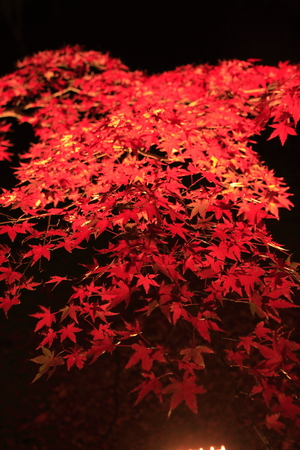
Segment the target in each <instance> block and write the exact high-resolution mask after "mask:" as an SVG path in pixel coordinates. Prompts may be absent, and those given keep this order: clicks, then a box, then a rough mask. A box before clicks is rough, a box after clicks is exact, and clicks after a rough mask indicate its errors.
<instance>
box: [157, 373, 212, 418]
mask: <svg viewBox="0 0 300 450" xmlns="http://www.w3.org/2000/svg"><path fill="white" fill-rule="evenodd" d="M170 381H171V383H170V384H169V385H168V386H167V387H165V388H164V389H163V391H162V392H163V394H172V396H171V403H170V409H169V413H168V416H169V417H170V415H171V413H172V411H173V410H174V409H175V408H176V407H177V406H178V405H179V404H180V403H181V402H185V403H186V405H187V406H188V407H189V408H190V410H191V411H193V412H194V413H195V414H197V412H198V406H197V400H196V394H204V393H205V392H206V390H205V389H204V388H203V386H197V385H196V377H195V376H194V375H189V374H188V373H187V372H185V374H184V376H183V381H180V380H177V379H176V378H170Z"/></svg>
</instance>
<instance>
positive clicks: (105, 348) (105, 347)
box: [86, 336, 118, 364]
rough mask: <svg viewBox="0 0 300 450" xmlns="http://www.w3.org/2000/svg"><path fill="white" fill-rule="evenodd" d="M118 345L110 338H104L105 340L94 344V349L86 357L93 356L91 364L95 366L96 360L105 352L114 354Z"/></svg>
mask: <svg viewBox="0 0 300 450" xmlns="http://www.w3.org/2000/svg"><path fill="white" fill-rule="evenodd" d="M116 345H118V343H116V344H114V343H113V341H112V338H111V337H110V336H104V339H102V340H97V341H95V342H94V343H93V345H92V347H91V348H90V349H89V350H88V351H87V352H86V356H87V357H89V356H93V359H92V361H91V362H90V364H93V363H94V362H95V361H96V359H97V358H98V357H99V356H101V355H102V354H103V353H105V352H110V353H112V352H113V351H114V349H115V348H116Z"/></svg>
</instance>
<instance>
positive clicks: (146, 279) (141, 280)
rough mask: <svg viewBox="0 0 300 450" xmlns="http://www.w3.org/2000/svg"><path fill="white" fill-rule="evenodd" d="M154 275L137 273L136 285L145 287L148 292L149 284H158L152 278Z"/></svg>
mask: <svg viewBox="0 0 300 450" xmlns="http://www.w3.org/2000/svg"><path fill="white" fill-rule="evenodd" d="M155 277H156V275H150V274H147V275H145V276H144V275H142V274H140V275H138V282H137V284H136V285H137V286H141V285H142V286H143V288H144V289H145V292H146V294H148V292H149V289H150V286H159V284H158V283H157V282H156V281H155V280H153V278H155Z"/></svg>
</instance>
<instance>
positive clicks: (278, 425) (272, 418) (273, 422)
mask: <svg viewBox="0 0 300 450" xmlns="http://www.w3.org/2000/svg"><path fill="white" fill-rule="evenodd" d="M279 417H280V413H275V414H271V415H267V417H266V426H267V428H268V429H269V430H271V429H272V428H273V429H274V430H276V431H278V432H279V433H281V434H282V435H283V434H284V433H283V431H282V430H283V429H284V428H286V427H285V425H284V423H282V422H279V420H278V419H279Z"/></svg>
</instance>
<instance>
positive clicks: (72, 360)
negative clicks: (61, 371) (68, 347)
mask: <svg viewBox="0 0 300 450" xmlns="http://www.w3.org/2000/svg"><path fill="white" fill-rule="evenodd" d="M64 358H65V359H66V360H67V368H68V370H70V369H71V367H72V366H74V364H75V365H76V366H77V367H78V369H82V368H83V366H84V363H85V361H86V354H85V353H84V352H83V351H82V348H81V347H74V348H73V350H72V353H70V354H69V355H65V356H64Z"/></svg>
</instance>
